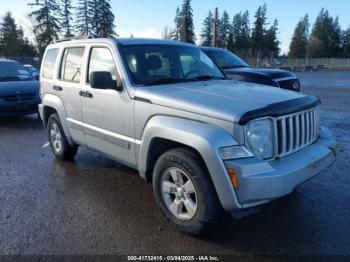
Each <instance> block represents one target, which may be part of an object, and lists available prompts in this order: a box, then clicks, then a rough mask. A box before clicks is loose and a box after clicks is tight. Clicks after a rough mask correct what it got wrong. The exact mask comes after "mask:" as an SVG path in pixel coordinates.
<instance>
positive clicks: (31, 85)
mask: <svg viewBox="0 0 350 262" xmlns="http://www.w3.org/2000/svg"><path fill="white" fill-rule="evenodd" d="M18 92H19V93H23V94H28V93H37V94H39V82H38V81H36V80H28V81H8V82H0V96H3V95H13V94H17V93H18Z"/></svg>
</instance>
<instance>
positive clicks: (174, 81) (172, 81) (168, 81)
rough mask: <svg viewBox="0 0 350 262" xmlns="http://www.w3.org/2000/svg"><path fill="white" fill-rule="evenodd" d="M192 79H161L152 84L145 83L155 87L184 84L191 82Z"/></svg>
mask: <svg viewBox="0 0 350 262" xmlns="http://www.w3.org/2000/svg"><path fill="white" fill-rule="evenodd" d="M191 81H193V80H192V79H184V78H161V79H157V80H154V81H152V82H148V83H145V85H146V86H153V85H162V84H173V83H183V82H191Z"/></svg>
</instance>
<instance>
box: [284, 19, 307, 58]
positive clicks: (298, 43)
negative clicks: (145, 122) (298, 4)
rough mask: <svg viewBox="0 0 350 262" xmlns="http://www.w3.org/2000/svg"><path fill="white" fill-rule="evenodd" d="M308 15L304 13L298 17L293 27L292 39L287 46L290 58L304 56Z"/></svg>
mask: <svg viewBox="0 0 350 262" xmlns="http://www.w3.org/2000/svg"><path fill="white" fill-rule="evenodd" d="M309 27H310V23H309V16H308V15H305V16H304V18H302V19H300V21H299V22H298V24H297V26H296V27H295V29H294V33H293V37H292V41H291V43H290V46H289V54H288V56H289V57H290V58H303V57H306V46H307V44H308V38H309Z"/></svg>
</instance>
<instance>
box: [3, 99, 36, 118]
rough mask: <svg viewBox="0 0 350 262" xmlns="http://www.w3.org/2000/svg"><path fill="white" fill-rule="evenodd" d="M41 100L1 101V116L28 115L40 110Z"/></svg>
mask: <svg viewBox="0 0 350 262" xmlns="http://www.w3.org/2000/svg"><path fill="white" fill-rule="evenodd" d="M39 103H40V100H35V101H30V102H25V103H13V104H12V103H1V104H0V116H16V115H28V114H34V113H37V112H38V104H39Z"/></svg>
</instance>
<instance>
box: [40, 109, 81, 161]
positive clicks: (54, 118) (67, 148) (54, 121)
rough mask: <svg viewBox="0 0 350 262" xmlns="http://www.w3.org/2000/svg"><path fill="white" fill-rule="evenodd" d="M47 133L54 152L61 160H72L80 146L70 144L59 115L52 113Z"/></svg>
mask: <svg viewBox="0 0 350 262" xmlns="http://www.w3.org/2000/svg"><path fill="white" fill-rule="evenodd" d="M47 133H48V138H49V142H50V145H51V149H52V152H53V153H54V155H55V156H56V157H57V158H58V159H61V160H71V159H73V158H74V156H75V155H76V154H77V151H78V146H77V145H70V144H69V143H68V141H67V138H66V136H65V134H64V132H63V128H62V125H61V122H60V120H59V117H58V115H57V114H56V113H55V114H51V115H50V117H49V120H48V122H47Z"/></svg>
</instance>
